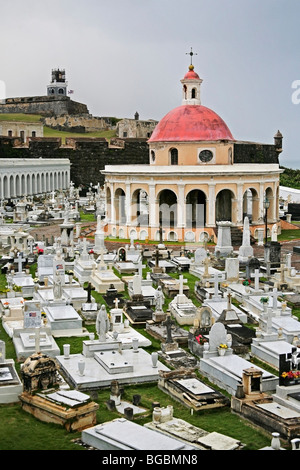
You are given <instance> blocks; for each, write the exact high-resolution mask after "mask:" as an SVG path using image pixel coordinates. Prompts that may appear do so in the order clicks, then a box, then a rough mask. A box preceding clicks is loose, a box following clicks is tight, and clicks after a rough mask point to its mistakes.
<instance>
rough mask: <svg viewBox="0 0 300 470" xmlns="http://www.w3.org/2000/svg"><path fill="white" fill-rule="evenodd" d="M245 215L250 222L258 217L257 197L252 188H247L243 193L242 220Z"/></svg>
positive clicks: (255, 221)
mask: <svg viewBox="0 0 300 470" xmlns="http://www.w3.org/2000/svg"><path fill="white" fill-rule="evenodd" d="M246 216H247V217H248V218H249V222H250V223H252V224H253V223H254V224H256V223H257V221H258V218H259V197H258V193H257V191H256V189H254V188H248V189H247V190H246V191H245V192H244V195H243V220H244V218H245V217H246Z"/></svg>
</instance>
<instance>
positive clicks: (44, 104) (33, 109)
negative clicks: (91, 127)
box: [0, 96, 89, 116]
mask: <svg viewBox="0 0 300 470" xmlns="http://www.w3.org/2000/svg"><path fill="white" fill-rule="evenodd" d="M7 113H22V114H23V113H24V114H41V115H42V116H52V115H61V114H89V111H88V109H87V106H86V105H85V104H82V103H78V102H77V101H72V100H71V99H70V98H69V97H68V96H29V97H24V98H23V97H22V98H7V99H6V100H5V103H0V114H7Z"/></svg>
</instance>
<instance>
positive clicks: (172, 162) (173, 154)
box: [170, 148, 178, 165]
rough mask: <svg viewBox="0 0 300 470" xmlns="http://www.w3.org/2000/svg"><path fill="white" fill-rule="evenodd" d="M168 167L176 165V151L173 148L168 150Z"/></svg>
mask: <svg viewBox="0 0 300 470" xmlns="http://www.w3.org/2000/svg"><path fill="white" fill-rule="evenodd" d="M170 165H178V150H177V149H175V148H172V149H171V150H170Z"/></svg>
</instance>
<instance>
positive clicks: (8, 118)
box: [0, 113, 42, 122]
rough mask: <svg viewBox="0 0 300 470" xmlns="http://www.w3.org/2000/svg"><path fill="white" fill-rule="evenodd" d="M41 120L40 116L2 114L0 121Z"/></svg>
mask: <svg viewBox="0 0 300 470" xmlns="http://www.w3.org/2000/svg"><path fill="white" fill-rule="evenodd" d="M41 119H42V116H40V115H39V114H21V113H20V114H19V113H15V114H14V113H11V114H9V113H7V114H0V121H15V122H39V121H40V120H41Z"/></svg>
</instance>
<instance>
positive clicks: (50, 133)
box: [44, 126, 116, 143]
mask: <svg viewBox="0 0 300 470" xmlns="http://www.w3.org/2000/svg"><path fill="white" fill-rule="evenodd" d="M115 135H116V132H115V131H114V130H109V131H99V132H86V133H80V132H78V133H77V132H66V131H59V130H56V129H52V128H51V127H48V126H44V137H59V138H61V140H62V143H65V141H66V137H74V138H76V137H81V138H90V137H103V138H105V139H107V140H110V139H111V138H112V137H114V136H115Z"/></svg>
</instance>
